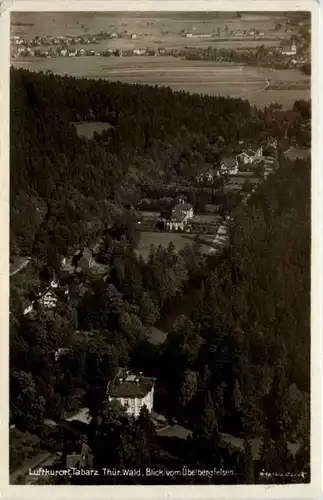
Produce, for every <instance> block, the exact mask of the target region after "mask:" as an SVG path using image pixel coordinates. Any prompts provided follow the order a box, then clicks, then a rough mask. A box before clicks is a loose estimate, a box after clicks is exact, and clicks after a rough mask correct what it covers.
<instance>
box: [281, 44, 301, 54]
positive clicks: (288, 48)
mask: <svg viewBox="0 0 323 500" xmlns="http://www.w3.org/2000/svg"><path fill="white" fill-rule="evenodd" d="M296 53H297V46H296V44H295V43H294V42H293V43H292V44H291V45H284V46H283V48H282V54H283V56H295V55H296Z"/></svg>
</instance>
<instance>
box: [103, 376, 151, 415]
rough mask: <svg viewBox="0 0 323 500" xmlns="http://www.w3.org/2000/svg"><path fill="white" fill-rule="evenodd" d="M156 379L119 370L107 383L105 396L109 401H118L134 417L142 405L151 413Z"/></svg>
mask: <svg viewBox="0 0 323 500" xmlns="http://www.w3.org/2000/svg"><path fill="white" fill-rule="evenodd" d="M155 382H156V380H155V379H154V378H152V377H144V376H143V375H142V374H141V373H140V374H139V375H137V374H133V373H130V372H128V371H124V370H120V371H119V373H118V375H117V376H116V378H115V379H114V380H113V381H112V382H110V383H109V384H108V387H107V396H108V399H109V401H115V400H116V401H118V402H119V403H120V404H121V405H122V406H123V407H124V408H125V409H126V411H127V413H129V414H130V415H133V416H135V417H138V416H139V414H140V410H141V408H143V407H144V406H145V407H146V408H147V410H148V411H149V412H150V413H151V411H152V409H153V402H154V387H155Z"/></svg>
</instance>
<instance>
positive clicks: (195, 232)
mask: <svg viewBox="0 0 323 500" xmlns="http://www.w3.org/2000/svg"><path fill="white" fill-rule="evenodd" d="M277 148H278V143H277V140H275V139H274V138H272V139H269V140H268V141H267V142H266V144H265V145H264V146H260V147H258V148H256V149H251V148H250V147H246V146H245V145H244V144H243V141H241V142H240V144H239V145H238V148H237V149H238V151H240V152H239V153H238V154H236V155H235V156H226V157H223V158H222V160H221V161H220V162H219V164H216V165H208V166H206V167H205V168H204V169H203V170H202V171H201V172H200V173H199V174H198V175H197V176H196V178H195V180H193V181H192V182H190V181H189V180H188V181H187V183H186V185H183V186H179V185H177V186H176V187H175V193H176V195H175V196H173V197H168V198H167V199H166V200H167V205H166V207H164V208H163V210H162V211H161V212H160V213H158V212H156V211H155V210H154V209H152V210H149V209H148V208H147V206H148V207H149V204H151V205H152V206H154V205H156V203H157V204H158V203H159V200H158V199H149V200H147V199H146V200H145V205H146V206H145V210H142V209H141V208H140V203H139V205H138V206H137V207H130V210H131V213H132V215H133V216H134V217H135V219H136V221H137V223H136V224H137V230H138V231H139V232H140V234H141V238H140V242H139V246H138V254H139V255H142V256H143V257H144V258H147V252H146V250H147V248H146V244H145V241H146V238H147V237H148V239H149V241H150V240H151V241H152V242H155V244H158V242H159V244H161V245H162V246H167V244H168V243H169V242H170V241H173V242H174V243H175V248H176V247H177V243H178V242H179V245H180V246H181V242H182V241H183V242H184V244H186V241H187V237H188V236H189V238H190V240H188V241H191V243H192V242H193V241H195V242H196V243H197V244H199V245H200V248H201V252H202V253H204V254H205V255H216V254H219V252H221V251H222V250H223V248H224V247H225V245H226V244H227V243H228V239H229V230H230V226H231V225H232V223H233V220H234V211H235V210H236V209H237V208H238V207H239V205H240V204H242V205H246V204H247V203H248V200H249V198H250V197H251V196H252V194H253V193H254V192H255V190H256V188H257V186H258V185H259V183H261V182H263V181H264V180H265V179H266V178H267V177H268V176H269V175H271V174H272V173H273V172H274V171H275V169H276V168H277V167H278V162H277ZM264 150H265V154H264ZM163 188H164V189H165V191H167V190H169V189H171V190H172V191H174V189H173V186H169V185H166V186H164V187H163V186H161V187H160V189H161V190H163ZM192 193H199V194H201V193H202V194H203V193H206V194H207V195H208V196H210V201H212V200H216V199H217V198H219V196H220V197H221V198H223V197H224V198H228V197H229V198H231V199H232V200H233V204H232V206H231V207H225V206H224V205H223V202H222V203H217V204H214V203H209V204H206V205H205V208H204V211H203V212H201V210H200V211H196V210H195V211H194V206H193V204H192V203H190V202H189V201H188V199H189V198H190V194H192ZM232 197H233V198H232ZM179 249H180V248H178V250H179ZM99 253H100V242H97V243H96V244H94V245H92V246H91V247H90V248H89V247H85V248H81V249H78V250H77V251H75V253H74V254H73V255H69V256H67V255H66V256H62V257H61V270H62V275H63V278H62V279H61V280H60V281H59V279H58V278H57V276H55V275H54V276H53V278H52V280H51V282H50V283H48V285H47V286H46V287H44V289H43V290H39V289H38V290H35V291H34V294H33V295H34V297H33V299H32V300H31V301H30V302H28V301H27V302H25V305H24V307H23V314H24V315H25V316H26V315H30V314H33V315H36V316H37V312H38V311H39V310H42V309H45V310H53V309H55V308H56V307H57V304H58V302H62V301H63V302H64V301H68V300H69V298H70V292H69V287H68V283H69V282H70V279H69V277H70V276H71V275H74V274H80V273H82V271H84V270H89V271H90V272H92V273H95V274H98V275H100V276H102V277H103V278H104V279H105V280H106V279H107V278H108V275H109V267H108V266H106V265H104V264H102V263H101V262H99V260H100V258H99ZM96 257H98V260H96ZM64 276H65V277H64ZM81 288H82V287H81ZM80 293H81V294H82V293H84V290H83V292H82V291H81V290H80Z"/></svg>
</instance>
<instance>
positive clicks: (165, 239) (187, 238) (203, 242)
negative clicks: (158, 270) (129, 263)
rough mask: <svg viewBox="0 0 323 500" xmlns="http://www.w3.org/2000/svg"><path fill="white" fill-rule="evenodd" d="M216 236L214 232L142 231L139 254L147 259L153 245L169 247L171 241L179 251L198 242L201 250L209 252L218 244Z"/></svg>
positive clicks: (205, 252)
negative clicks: (215, 239) (215, 240)
mask: <svg viewBox="0 0 323 500" xmlns="http://www.w3.org/2000/svg"><path fill="white" fill-rule="evenodd" d="M214 238H215V235H214V234H197V233H160V232H142V233H141V235H140V241H139V245H138V248H137V255H141V256H142V257H143V258H144V259H147V258H148V255H149V250H150V246H151V245H154V246H155V247H157V246H159V245H161V246H162V247H164V248H167V247H168V245H169V243H170V242H172V243H173V244H174V245H175V248H176V250H177V251H178V252H179V251H180V250H182V249H183V248H184V247H185V246H186V245H193V244H194V243H197V244H198V245H199V249H200V252H201V253H203V254H208V253H210V251H211V250H212V248H214V247H216V246H217V245H215V242H214Z"/></svg>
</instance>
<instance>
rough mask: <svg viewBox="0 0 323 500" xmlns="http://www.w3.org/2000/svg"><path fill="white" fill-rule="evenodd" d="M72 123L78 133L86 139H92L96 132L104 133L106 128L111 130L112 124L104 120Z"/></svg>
mask: <svg viewBox="0 0 323 500" xmlns="http://www.w3.org/2000/svg"><path fill="white" fill-rule="evenodd" d="M72 125H74V126H75V128H76V132H77V135H78V136H79V137H84V138H85V139H92V138H93V135H94V132H96V133H98V134H102V132H103V131H104V130H109V129H110V128H112V126H111V125H110V124H109V123H104V122H91V121H88V122H78V123H76V122H73V123H72Z"/></svg>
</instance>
